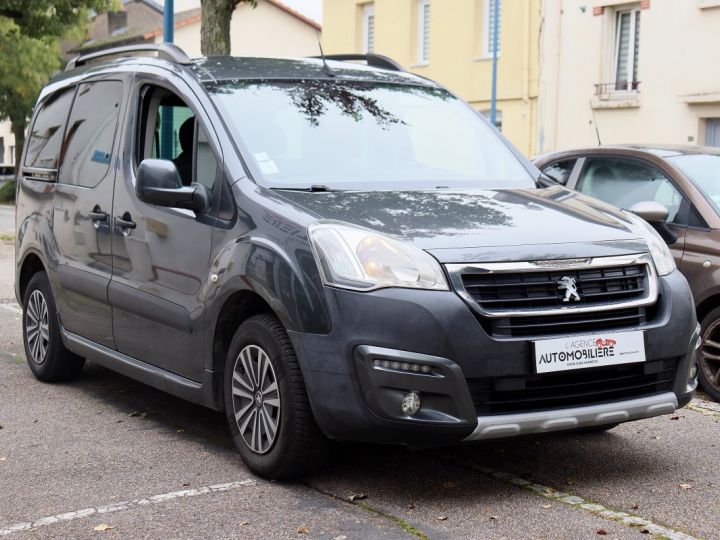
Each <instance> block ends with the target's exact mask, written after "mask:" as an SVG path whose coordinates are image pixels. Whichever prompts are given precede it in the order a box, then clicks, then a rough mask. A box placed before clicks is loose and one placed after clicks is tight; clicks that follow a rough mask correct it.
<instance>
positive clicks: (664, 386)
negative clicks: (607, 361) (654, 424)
mask: <svg viewBox="0 0 720 540" xmlns="http://www.w3.org/2000/svg"><path fill="white" fill-rule="evenodd" d="M678 363H679V358H668V359H663V360H653V361H649V362H642V363H637V364H625V365H619V366H609V367H603V368H590V369H580V370H575V371H567V372H561V373H546V374H543V375H524V376H520V377H503V378H483V379H468V380H467V383H468V386H469V388H470V393H471V395H472V399H473V403H474V404H475V410H476V412H477V414H478V415H487V414H512V413H520V412H533V411H541V410H543V411H544V410H550V409H563V408H568V407H580V406H585V405H594V404H598V403H608V402H613V401H618V400H623V399H634V398H639V397H644V396H650V395H653V394H660V393H663V392H669V391H671V390H672V387H673V381H674V378H675V373H676V371H677V367H678Z"/></svg>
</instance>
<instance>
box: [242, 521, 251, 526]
mask: <svg viewBox="0 0 720 540" xmlns="http://www.w3.org/2000/svg"><path fill="white" fill-rule="evenodd" d="M240 525H250V522H249V521H243V522H242V523H241V524H240Z"/></svg>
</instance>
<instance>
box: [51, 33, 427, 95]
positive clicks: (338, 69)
mask: <svg viewBox="0 0 720 540" xmlns="http://www.w3.org/2000/svg"><path fill="white" fill-rule="evenodd" d="M138 53H139V54H141V55H138ZM147 53H150V54H152V53H158V56H157V57H154V56H142V55H143V54H147ZM335 58H337V59H333V58H332V57H331V56H328V59H327V66H328V68H329V69H327V68H323V61H322V60H321V59H319V58H252V57H234V56H214V57H208V58H195V59H190V58H188V57H187V56H186V55H185V53H184V52H183V51H182V49H179V48H178V47H176V46H174V45H172V44H161V45H154V44H140V45H131V46H127V47H121V48H116V49H109V50H107V51H98V52H95V53H91V54H88V55H85V56H80V57H77V58H75V59H73V60H71V61H70V63H69V64H68V66H67V67H66V70H65V71H64V72H63V73H61V74H59V76H57V77H55V78H54V80H53V82H58V81H61V80H63V79H66V78H70V77H75V76H77V75H79V74H81V73H84V72H86V71H89V70H93V69H103V68H107V67H115V68H120V69H122V67H125V66H127V67H128V68H130V69H132V68H133V67H134V66H137V65H138V64H151V65H163V66H166V67H169V68H171V69H172V70H173V71H185V72H189V74H191V75H192V76H193V77H195V78H196V79H197V80H199V81H200V82H203V83H210V82H215V81H228V80H258V79H275V80H281V79H282V80H304V79H314V80H317V79H326V80H349V81H369V82H380V83H395V84H408V85H419V86H431V87H438V85H437V84H436V83H434V82H432V81H430V80H428V79H425V78H424V77H421V76H418V75H415V74H413V73H409V72H407V71H404V70H403V69H402V68H401V67H400V66H399V65H398V64H397V63H395V62H394V61H393V60H392V59H390V58H387V57H383V56H380V55H372V54H371V55H367V56H365V55H337V56H335ZM340 59H342V60H340ZM349 59H352V60H360V59H362V60H366V64H360V63H357V62H356V61H347V60H349Z"/></svg>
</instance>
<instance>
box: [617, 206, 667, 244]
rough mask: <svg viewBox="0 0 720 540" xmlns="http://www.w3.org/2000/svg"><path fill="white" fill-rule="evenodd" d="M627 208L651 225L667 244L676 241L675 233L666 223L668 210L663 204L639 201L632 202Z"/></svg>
mask: <svg viewBox="0 0 720 540" xmlns="http://www.w3.org/2000/svg"><path fill="white" fill-rule="evenodd" d="M628 210H629V211H630V212H632V213H633V214H635V215H636V216H638V217H641V218H643V219H644V220H645V221H647V222H648V223H649V224H650V225H652V226H653V228H654V229H655V230H656V231H657V232H658V234H659V235H660V236H662V239H663V240H665V242H666V243H667V244H668V245H672V244H674V243H675V242H677V234H675V233H674V232H673V231H672V230H670V227H668V225H667V218H668V215H669V214H670V211H669V210H668V209H667V206H665V205H664V204H660V203H659V202H655V201H641V202H639V203H635V204H633V205H632V206H631V207H630V208H629V209H628Z"/></svg>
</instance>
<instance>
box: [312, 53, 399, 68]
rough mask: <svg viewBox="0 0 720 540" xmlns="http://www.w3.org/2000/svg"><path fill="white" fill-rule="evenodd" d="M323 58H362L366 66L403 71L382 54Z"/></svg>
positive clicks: (329, 55)
mask: <svg viewBox="0 0 720 540" xmlns="http://www.w3.org/2000/svg"><path fill="white" fill-rule="evenodd" d="M311 58H322V56H312V57H311ZM325 60H337V61H339V62H351V61H357V60H362V61H365V62H366V63H367V65H368V66H372V67H376V68H382V69H389V70H391V71H405V69H403V67H402V66H401V65H400V64H398V63H397V62H396V61H395V60H393V59H392V58H389V57H387V56H384V55H382V54H374V53H368V54H326V55H325Z"/></svg>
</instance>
